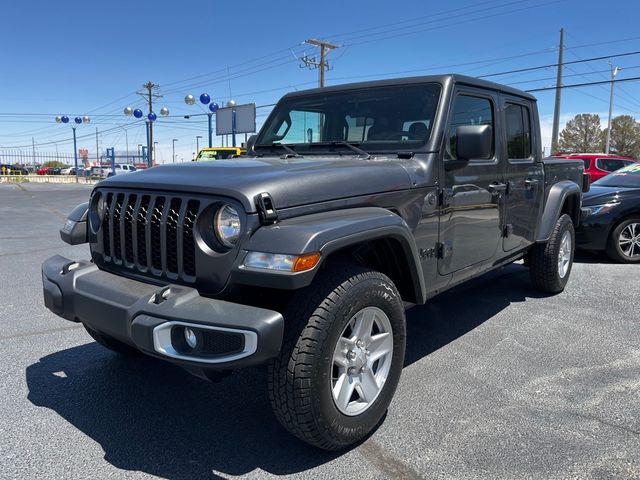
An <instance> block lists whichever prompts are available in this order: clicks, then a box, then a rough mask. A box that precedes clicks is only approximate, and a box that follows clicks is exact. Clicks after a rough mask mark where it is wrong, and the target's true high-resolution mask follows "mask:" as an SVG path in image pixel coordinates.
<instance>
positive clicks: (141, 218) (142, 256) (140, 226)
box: [136, 195, 151, 269]
mask: <svg viewBox="0 0 640 480" xmlns="http://www.w3.org/2000/svg"><path fill="white" fill-rule="evenodd" d="M150 201H151V197H150V196H149V195H143V196H142V199H141V200H140V208H139V209H138V214H137V215H136V227H137V228H136V230H137V231H138V238H137V243H138V245H137V248H138V265H140V266H141V267H142V268H143V269H147V268H149V264H148V262H147V214H148V213H149V202H150Z"/></svg>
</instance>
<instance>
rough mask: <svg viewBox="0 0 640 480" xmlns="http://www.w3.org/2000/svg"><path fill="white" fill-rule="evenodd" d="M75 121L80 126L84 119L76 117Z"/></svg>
mask: <svg viewBox="0 0 640 480" xmlns="http://www.w3.org/2000/svg"><path fill="white" fill-rule="evenodd" d="M73 121H74V122H76V123H77V124H78V125H80V124H81V123H82V117H76V118H74V119H73Z"/></svg>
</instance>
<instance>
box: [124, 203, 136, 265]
mask: <svg viewBox="0 0 640 480" xmlns="http://www.w3.org/2000/svg"><path fill="white" fill-rule="evenodd" d="M137 199H138V196H137V195H135V194H131V195H129V198H128V199H127V208H126V209H125V211H124V259H125V260H126V261H127V262H128V263H133V222H134V220H135V208H136V200H137Z"/></svg>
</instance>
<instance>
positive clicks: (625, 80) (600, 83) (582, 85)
mask: <svg viewBox="0 0 640 480" xmlns="http://www.w3.org/2000/svg"><path fill="white" fill-rule="evenodd" d="M638 80H640V77H630V78H620V79H618V80H602V81H598V82H586V83H573V84H571V85H561V86H560V88H577V87H589V86H591V85H604V84H605V83H606V84H610V83H620V82H637V81H638ZM555 89H556V87H542V88H531V89H529V90H525V92H545V91H547V90H555Z"/></svg>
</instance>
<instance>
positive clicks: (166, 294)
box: [151, 287, 171, 305]
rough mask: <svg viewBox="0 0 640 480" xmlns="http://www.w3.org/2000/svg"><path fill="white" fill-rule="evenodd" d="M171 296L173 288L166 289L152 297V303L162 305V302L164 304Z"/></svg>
mask: <svg viewBox="0 0 640 480" xmlns="http://www.w3.org/2000/svg"><path fill="white" fill-rule="evenodd" d="M170 294H171V288H170V287H164V288H163V289H162V290H160V291H159V292H156V293H154V294H153V296H152V297H151V302H152V303H155V304H156V305H160V304H161V303H162V302H164V301H165V300H166V299H168V298H169V295H170Z"/></svg>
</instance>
